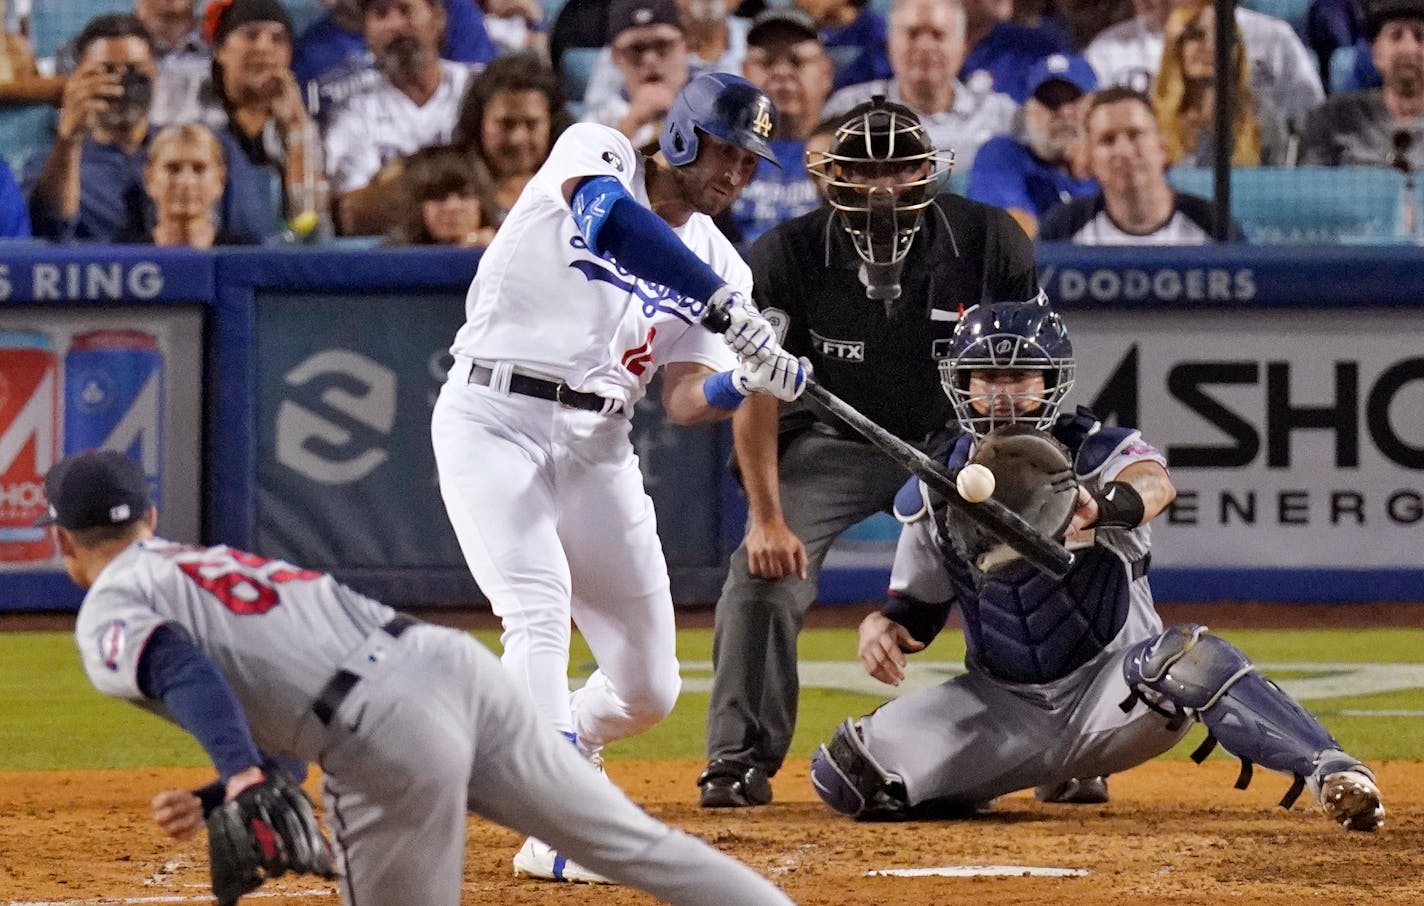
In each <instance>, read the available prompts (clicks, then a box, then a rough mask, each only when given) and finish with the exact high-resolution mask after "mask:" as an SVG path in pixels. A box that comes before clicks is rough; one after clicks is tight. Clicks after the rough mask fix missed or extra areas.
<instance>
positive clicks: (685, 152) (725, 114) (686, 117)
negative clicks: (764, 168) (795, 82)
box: [658, 72, 779, 167]
mask: <svg viewBox="0 0 1424 906" xmlns="http://www.w3.org/2000/svg"><path fill="white" fill-rule="evenodd" d="M776 117H777V113H776V105H775V104H773V103H772V102H771V98H769V97H767V96H766V92H764V91H762V90H761V89H760V88H758V87H756V86H755V85H753V84H752V83H751V82H748V81H747V80H746V79H744V78H742V77H741V76H735V75H731V74H730V73H725V72H709V73H704V74H703V75H700V76H698V77H697V78H695V79H693V80H692V81H690V82H688V83H687V84H686V85H684V86H682V90H681V91H679V92H678V93H677V97H676V98H675V99H673V102H672V109H671V110H669V111H668V115H667V119H666V120H665V121H664V123H663V131H662V135H660V136H659V137H658V147H659V148H661V149H662V152H663V156H664V157H666V158H667V160H668V163H670V164H672V165H673V166H674V167H684V166H686V165H688V164H690V163H692V162H693V161H694V160H696V159H697V132H698V130H701V131H703V132H706V133H707V134H708V135H711V136H715V137H716V138H720V139H721V140H722V141H724V142H729V143H731V144H733V145H736V146H737V147H739V148H745V149H746V150H748V151H750V152H752V153H753V154H755V155H756V156H757V157H761V158H765V159H766V160H769V161H771V162H772V163H774V164H777V163H778V162H777V160H776V155H775V154H772V153H771V147H770V146H769V145H768V144H767V142H768V141H770V140H771V133H772V131H773V130H775V128H776ZM778 165H779V164H778Z"/></svg>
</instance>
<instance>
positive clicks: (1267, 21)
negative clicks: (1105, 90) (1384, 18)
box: [1083, 6, 1325, 129]
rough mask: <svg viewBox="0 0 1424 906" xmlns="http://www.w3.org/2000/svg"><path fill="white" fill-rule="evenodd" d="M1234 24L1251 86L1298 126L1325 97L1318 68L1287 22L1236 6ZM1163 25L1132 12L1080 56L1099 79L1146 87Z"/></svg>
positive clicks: (1156, 63) (1156, 65)
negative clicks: (1238, 29)
mask: <svg viewBox="0 0 1424 906" xmlns="http://www.w3.org/2000/svg"><path fill="white" fill-rule="evenodd" d="M1236 24H1237V25H1238V26H1240V28H1241V39H1242V42H1243V43H1244V44H1245V45H1246V60H1247V63H1248V64H1249V65H1250V67H1251V88H1252V90H1253V91H1255V92H1256V94H1257V95H1258V96H1261V97H1265V98H1267V99H1269V101H1270V103H1271V104H1272V105H1273V106H1274V107H1275V108H1276V109H1277V110H1279V111H1280V112H1281V114H1282V115H1283V116H1284V117H1285V118H1286V120H1287V121H1288V122H1290V123H1294V124H1295V126H1296V128H1297V129H1298V128H1299V127H1300V126H1301V125H1302V124H1303V123H1304V122H1305V115H1306V114H1307V113H1309V112H1310V111H1311V110H1312V109H1314V108H1315V106H1316V105H1317V104H1319V103H1320V102H1321V101H1322V100H1324V98H1325V92H1324V89H1323V88H1322V87H1321V85H1320V68H1319V64H1318V63H1317V62H1316V60H1315V58H1314V57H1313V56H1312V55H1311V53H1310V51H1309V50H1307V49H1306V47H1305V44H1304V43H1302V42H1301V40H1300V37H1299V36H1298V35H1297V34H1296V33H1295V31H1294V30H1293V29H1292V28H1291V27H1290V25H1289V24H1288V23H1286V22H1284V21H1282V20H1281V19H1277V18H1276V17H1275V16H1268V15H1266V14H1265V13H1258V12H1256V11H1255V10H1251V9H1246V8H1245V7H1241V6H1238V7H1237V8H1236ZM1162 44H1163V38H1162V30H1161V29H1160V28H1157V27H1156V26H1155V25H1153V24H1150V23H1148V22H1146V21H1144V20H1143V19H1139V18H1132V19H1128V20H1127V21H1125V22H1119V23H1118V24H1116V25H1114V26H1112V27H1110V28H1107V29H1104V30H1103V31H1102V32H1101V33H1099V34H1098V36H1097V37H1096V38H1094V39H1093V41H1092V43H1090V44H1089V45H1088V49H1087V50H1085V51H1084V52H1083V56H1084V57H1086V58H1087V60H1088V62H1089V63H1091V64H1092V66H1093V69H1094V71H1096V72H1097V74H1098V81H1099V82H1100V83H1101V84H1103V85H1126V86H1128V87H1129V88H1135V89H1137V90H1138V91H1150V90H1151V88H1152V80H1153V79H1154V78H1155V77H1156V76H1157V70H1158V69H1160V68H1161V65H1162Z"/></svg>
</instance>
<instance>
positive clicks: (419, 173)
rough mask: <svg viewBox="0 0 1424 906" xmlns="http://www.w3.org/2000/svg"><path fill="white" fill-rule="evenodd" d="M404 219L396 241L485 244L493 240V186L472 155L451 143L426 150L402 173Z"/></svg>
mask: <svg viewBox="0 0 1424 906" xmlns="http://www.w3.org/2000/svg"><path fill="white" fill-rule="evenodd" d="M401 189H402V196H403V205H404V217H403V218H402V222H401V223H400V224H399V225H398V226H397V227H396V228H395V230H394V231H393V232H392V234H391V236H390V242H391V243H392V244H393V245H460V246H474V247H478V248H484V247H485V246H487V245H489V244H490V240H492V239H494V223H493V220H492V216H491V215H492V214H493V212H494V209H495V207H494V205H495V202H494V194H493V184H492V181H491V180H490V175H489V171H488V170H486V169H485V167H484V165H483V164H481V163H480V162H479V161H478V160H477V159H475V158H474V157H473V156H472V155H470V154H468V153H466V152H464V151H461V150H460V149H457V148H453V147H449V146H443V145H441V146H435V147H431V148H422V149H421V150H419V151H417V152H415V153H414V154H412V155H410V157H408V158H406V161H405V167H404V169H403V170H402V172H401Z"/></svg>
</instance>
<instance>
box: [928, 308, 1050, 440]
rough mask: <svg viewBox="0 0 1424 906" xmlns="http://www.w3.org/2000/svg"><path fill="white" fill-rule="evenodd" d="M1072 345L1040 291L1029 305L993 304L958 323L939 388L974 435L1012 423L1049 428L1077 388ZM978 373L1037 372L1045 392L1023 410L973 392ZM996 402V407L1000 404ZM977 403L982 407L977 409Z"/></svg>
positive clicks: (971, 312)
mask: <svg viewBox="0 0 1424 906" xmlns="http://www.w3.org/2000/svg"><path fill="white" fill-rule="evenodd" d="M1073 367H1074V364H1073V343H1072V341H1070V340H1069V339H1068V328H1067V327H1065V326H1064V325H1063V319H1062V318H1061V317H1060V316H1059V315H1058V313H1057V312H1056V311H1054V310H1053V309H1052V307H1050V306H1049V304H1048V298H1047V297H1046V296H1044V294H1043V292H1042V291H1040V292H1039V294H1038V295H1037V296H1035V297H1034V298H1032V299H1030V300H1028V301H1027V302H992V303H988V304H985V305H976V306H974V307H973V308H971V309H969V310H968V311H966V312H965V313H964V314H963V315H962V316H961V317H960V319H959V323H958V324H957V325H955V328H954V336H953V337H952V338H951V340H950V351H949V356H948V357H946V358H943V359H941V360H940V363H939V377H940V385H941V386H942V387H943V388H944V392H945V393H946V394H947V395H948V396H949V400H950V402H951V403H952V404H953V405H954V415H955V418H957V419H958V420H959V426H960V427H961V428H963V429H964V430H965V431H968V432H969V433H970V434H973V435H974V436H975V437H983V436H984V435H985V434H988V433H989V431H991V430H993V429H994V428H997V427H1000V426H1002V425H1005V424H1009V423H1015V422H1017V423H1023V424H1029V425H1032V426H1033V427H1035V428H1038V429H1039V430H1047V429H1048V428H1049V427H1050V426H1051V425H1052V424H1053V421H1054V419H1056V418H1057V417H1058V407H1059V406H1060V405H1062V403H1063V397H1065V396H1067V395H1068V391H1069V390H1071V389H1072V388H1073ZM975 371H1039V372H1042V373H1043V390H1042V392H1034V393H1029V394H1017V393H1015V394H1007V395H1008V396H1011V397H1015V398H1017V397H1026V398H1028V399H1031V400H1032V401H1034V402H1035V403H1037V404H1038V405H1037V406H1035V407H1033V408H1032V409H1030V410H1029V411H1027V412H1019V411H1018V408H1017V407H1016V406H1014V405H1012V403H1013V402H1014V400H1013V399H1010V400H1008V401H1007V402H1008V403H1009V404H1008V405H1005V403H1004V401H997V400H996V399H995V398H991V395H990V394H986V393H983V392H982V391H981V390H974V389H971V388H970V381H969V376H970V374H971V373H972V372H975ZM996 402H997V404H996ZM976 403H978V405H975V404H976Z"/></svg>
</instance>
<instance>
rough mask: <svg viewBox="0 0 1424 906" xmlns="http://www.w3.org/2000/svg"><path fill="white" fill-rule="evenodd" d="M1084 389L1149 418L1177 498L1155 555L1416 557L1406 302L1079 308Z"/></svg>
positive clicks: (1305, 561) (1417, 434) (1397, 561)
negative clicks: (1357, 306)
mask: <svg viewBox="0 0 1424 906" xmlns="http://www.w3.org/2000/svg"><path fill="white" fill-rule="evenodd" d="M1065 317H1066V318H1067V320H1068V324H1069V330H1070V332H1071V334H1072V337H1073V345H1074V350H1075V352H1076V354H1077V361H1078V375H1077V388H1076V390H1075V392H1074V393H1073V395H1072V396H1071V397H1070V398H1069V403H1070V404H1073V403H1077V404H1082V405H1088V406H1090V407H1091V408H1092V409H1093V410H1094V411H1096V412H1097V413H1098V414H1099V415H1100V416H1102V417H1104V418H1106V419H1111V420H1113V421H1115V422H1117V423H1119V424H1130V425H1136V426H1138V427H1140V428H1141V429H1142V432H1143V435H1144V436H1145V437H1146V439H1147V440H1148V441H1150V442H1151V443H1152V444H1154V445H1155V446H1156V447H1157V448H1158V449H1160V450H1161V451H1162V452H1163V453H1164V454H1166V456H1167V462H1168V466H1169V468H1170V469H1171V472H1172V478H1173V481H1174V483H1175V484H1176V486H1177V490H1178V497H1177V501H1176V502H1175V503H1174V504H1173V505H1172V507H1171V508H1170V510H1169V511H1168V512H1167V513H1165V514H1163V515H1162V516H1161V517H1159V518H1158V519H1157V520H1156V521H1155V522H1154V523H1153V540H1154V551H1153V564H1154V566H1158V565H1161V566H1192V567H1211V568H1216V567H1264V568H1280V567H1303V568H1314V569H1320V568H1326V569H1328V568H1350V569H1358V568H1362V567H1401V568H1412V567H1417V566H1418V564H1419V552H1420V551H1421V550H1424V350H1421V347H1420V344H1419V324H1420V319H1419V315H1418V313H1417V312H1411V311H1407V310H1373V311H1365V312H1351V311H1348V310H1331V309H1307V310H1297V311H1289V312H1287V311H1260V310H1256V311H1251V312H1240V313H1233V312H1221V311H1210V312H1201V313H1195V312H1185V311H1175V312H1166V311H1144V312H1138V313H1130V312H1125V311H1123V310H1121V309H1117V310H1114V311H1111V312H1109V311H1092V312H1082V311H1071V310H1070V311H1068V312H1067V313H1066V314H1065Z"/></svg>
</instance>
